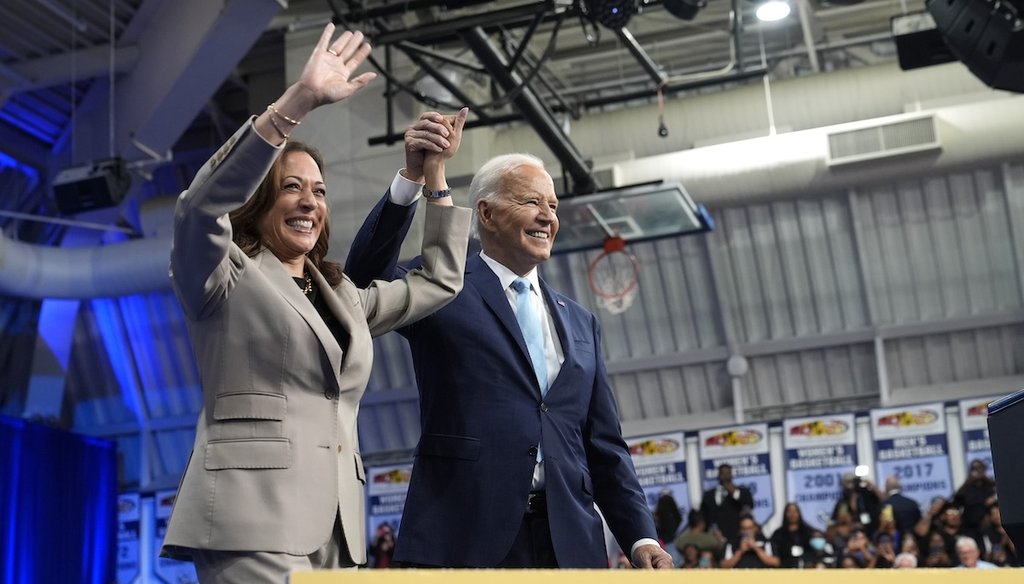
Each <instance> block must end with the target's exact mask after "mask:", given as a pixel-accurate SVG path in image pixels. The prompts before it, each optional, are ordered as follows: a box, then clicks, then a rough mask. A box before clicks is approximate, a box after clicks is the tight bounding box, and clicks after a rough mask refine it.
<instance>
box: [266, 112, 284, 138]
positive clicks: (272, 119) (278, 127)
mask: <svg viewBox="0 0 1024 584" xmlns="http://www.w3.org/2000/svg"><path fill="white" fill-rule="evenodd" d="M267 119H269V120H270V125H272V126H274V129H275V130H277V133H278V134H281V137H282V138H284V139H285V140H287V139H288V134H285V133H284V130H282V129H281V126H278V125H277V120H275V119H274V113H273V112H272V111H268V112H267Z"/></svg>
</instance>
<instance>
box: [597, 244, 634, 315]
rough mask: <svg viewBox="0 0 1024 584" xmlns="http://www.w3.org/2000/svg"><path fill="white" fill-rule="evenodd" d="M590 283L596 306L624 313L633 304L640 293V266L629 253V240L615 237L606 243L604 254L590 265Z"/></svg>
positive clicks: (616, 312) (615, 312)
mask: <svg viewBox="0 0 1024 584" xmlns="http://www.w3.org/2000/svg"><path fill="white" fill-rule="evenodd" d="M587 281H588V282H589V283H590V289H591V290H593V292H594V296H595V298H596V300H597V305H598V306H600V307H601V308H603V309H605V310H607V311H608V312H610V313H612V314H621V313H623V312H625V311H626V309H628V308H629V307H630V306H632V305H633V300H634V299H635V298H636V293H637V291H639V290H640V286H639V283H640V263H639V262H637V261H636V258H635V257H634V256H633V254H631V253H629V252H627V251H626V240H624V239H622V238H621V237H619V236H618V235H613V236H611V237H608V238H607V239H605V240H604V251H603V252H601V255H599V256H597V257H596V258H594V261H592V262H590V265H589V266H587Z"/></svg>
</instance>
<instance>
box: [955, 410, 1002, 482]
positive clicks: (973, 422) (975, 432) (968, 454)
mask: <svg viewBox="0 0 1024 584" xmlns="http://www.w3.org/2000/svg"><path fill="white" fill-rule="evenodd" d="M997 399H999V398H998V397H986V398H979V397H975V398H970V399H962V400H960V428H962V429H963V433H964V457H965V460H964V463H965V464H966V465H967V469H968V470H969V469H970V468H971V461H972V460H980V461H982V462H984V463H985V466H986V467H988V471H987V474H988V476H989V477H990V478H991V477H993V476H995V475H994V474H993V471H992V449H991V447H990V446H989V441H988V404H990V403H992V402H993V401H995V400H997Z"/></svg>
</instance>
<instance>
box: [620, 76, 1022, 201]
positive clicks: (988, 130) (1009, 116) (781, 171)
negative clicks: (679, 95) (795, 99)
mask: <svg viewBox="0 0 1024 584" xmlns="http://www.w3.org/2000/svg"><path fill="white" fill-rule="evenodd" d="M929 111H930V112H931V113H933V115H935V117H936V120H937V125H938V134H939V140H940V142H941V145H942V146H941V151H939V152H931V153H916V154H904V155H896V156H890V157H888V158H879V159H874V160H871V161H868V162H863V163H859V164H847V165H843V166H837V167H830V166H829V164H828V134H829V133H832V132H836V131H842V130H846V129H853V128H861V127H864V126H865V125H867V124H872V125H873V124H875V123H876V122H877V123H878V124H881V123H885V122H887V121H896V120H899V119H902V118H905V117H906V114H900V115H897V116H887V117H886V118H880V119H877V120H868V121H864V122H853V123H849V124H840V125H836V126H829V127H824V128H814V129H810V130H802V131H798V132H790V133H783V134H776V135H773V136H766V137H761V138H753V139H749V140H741V141H738V142H729V143H726V144H717V145H713V146H706V147H703V148H694V149H691V150H681V151H678V152H671V153H668V154H661V155H657V156H650V157H647V158H641V159H637V160H630V161H627V162H620V163H618V164H616V165H614V171H613V172H614V176H616V182H617V183H618V184H619V185H626V184H635V183H643V182H648V181H653V180H666V181H678V182H680V183H682V184H683V185H684V186H685V187H686V190H687V191H688V192H689V193H690V194H691V195H692V196H693V198H694V199H695V200H697V201H699V202H701V203H702V204H704V205H707V206H716V207H721V206H724V205H732V204H749V203H751V202H757V201H770V200H778V199H779V198H781V197H786V198H794V197H800V196H813V195H821V194H823V193H830V192H832V193H834V192H837V191H839V192H841V191H845V190H847V189H850V188H856V187H862V186H868V185H871V184H882V183H891V182H893V181H896V180H901V179H904V178H907V177H919V176H927V175H930V174H934V173H936V172H939V171H942V172H950V171H953V170H955V169H958V168H970V167H976V166H978V165H982V164H986V163H990V162H996V161H1003V160H1007V159H1011V158H1019V157H1021V156H1024V141H1022V140H1021V139H1020V132H1019V131H1018V128H1020V127H1021V126H1022V125H1024V96H1016V95H1015V96H1011V97H1006V98H1001V99H995V100H990V101H982V102H975V103H970V104H966V105H957V106H949V107H944V108H938V109H934V110H925V111H923V112H914V114H913V115H920V114H922V113H928V112H929Z"/></svg>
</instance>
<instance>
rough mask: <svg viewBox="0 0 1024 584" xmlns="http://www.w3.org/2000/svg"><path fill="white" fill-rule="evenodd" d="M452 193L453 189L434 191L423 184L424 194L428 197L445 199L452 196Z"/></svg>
mask: <svg viewBox="0 0 1024 584" xmlns="http://www.w3.org/2000/svg"><path fill="white" fill-rule="evenodd" d="M451 194H452V190H451V189H442V190H440V191H434V190H431V189H428V188H427V185H423V196H424V197H426V198H428V199H443V198H445V197H450V196H451Z"/></svg>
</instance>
